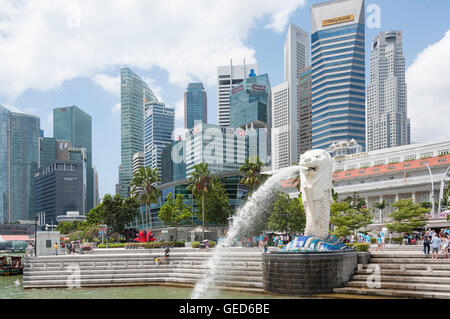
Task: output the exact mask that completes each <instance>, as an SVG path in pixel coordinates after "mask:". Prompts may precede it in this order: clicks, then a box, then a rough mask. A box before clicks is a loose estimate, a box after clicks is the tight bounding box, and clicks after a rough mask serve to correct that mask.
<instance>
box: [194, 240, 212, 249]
mask: <svg viewBox="0 0 450 319" xmlns="http://www.w3.org/2000/svg"><path fill="white" fill-rule="evenodd" d="M191 246H192V248H200V242H199V241H193V242H192V243H191ZM214 247H216V242H215V241H210V242H209V248H214Z"/></svg>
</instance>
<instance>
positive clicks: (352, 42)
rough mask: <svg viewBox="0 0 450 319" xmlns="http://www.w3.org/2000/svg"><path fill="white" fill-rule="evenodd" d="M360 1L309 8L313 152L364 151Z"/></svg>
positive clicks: (339, 1) (337, 0)
mask: <svg viewBox="0 0 450 319" xmlns="http://www.w3.org/2000/svg"><path fill="white" fill-rule="evenodd" d="M364 25H365V24H364V0H333V1H327V2H323V3H320V4H316V5H313V6H312V8H311V50H312V52H311V63H312V64H311V66H312V86H311V93H312V147H313V149H317V148H323V149H325V148H327V147H329V146H330V145H331V144H332V143H333V142H339V141H342V140H351V139H354V140H355V141H356V142H357V143H358V144H360V145H361V146H362V147H363V149H365V148H366V145H365V136H366V134H365V42H364V41H365V31H364Z"/></svg>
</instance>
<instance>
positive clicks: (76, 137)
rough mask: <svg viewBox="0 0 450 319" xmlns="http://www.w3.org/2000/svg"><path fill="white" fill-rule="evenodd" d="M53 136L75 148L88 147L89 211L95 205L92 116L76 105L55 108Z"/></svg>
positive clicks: (87, 200) (87, 187)
mask: <svg viewBox="0 0 450 319" xmlns="http://www.w3.org/2000/svg"><path fill="white" fill-rule="evenodd" d="M53 137H54V138H55V139H57V140H62V141H68V142H70V144H71V146H72V147H74V148H85V149H86V152H87V154H86V212H89V211H90V210H91V209H92V208H93V207H94V171H93V169H92V117H91V116H90V115H89V114H87V113H86V112H84V111H83V110H81V109H80V108H78V107H77V106H75V105H73V106H68V107H59V108H55V109H53Z"/></svg>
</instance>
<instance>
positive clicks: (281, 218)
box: [267, 192, 306, 236]
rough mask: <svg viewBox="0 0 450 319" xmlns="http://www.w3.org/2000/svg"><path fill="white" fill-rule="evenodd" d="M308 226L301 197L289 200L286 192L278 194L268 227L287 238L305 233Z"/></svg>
mask: <svg viewBox="0 0 450 319" xmlns="http://www.w3.org/2000/svg"><path fill="white" fill-rule="evenodd" d="M305 225H306V216H305V209H304V207H303V204H302V200H301V197H298V198H289V196H288V195H287V194H286V193H284V192H278V193H277V195H276V200H275V203H274V206H273V210H272V213H271V214H270V215H269V218H268V220H267V227H268V229H271V230H273V231H276V232H284V233H285V234H286V236H288V235H291V234H294V233H297V232H303V230H304V229H305Z"/></svg>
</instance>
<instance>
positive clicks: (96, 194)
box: [92, 165, 100, 207]
mask: <svg viewBox="0 0 450 319" xmlns="http://www.w3.org/2000/svg"><path fill="white" fill-rule="evenodd" d="M92 169H93V172H94V207H97V206H98V205H99V204H100V193H99V191H98V188H99V187H98V171H97V167H95V165H94V166H92Z"/></svg>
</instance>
